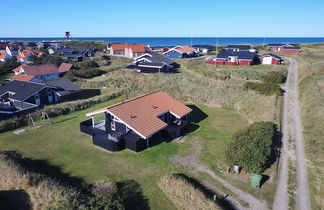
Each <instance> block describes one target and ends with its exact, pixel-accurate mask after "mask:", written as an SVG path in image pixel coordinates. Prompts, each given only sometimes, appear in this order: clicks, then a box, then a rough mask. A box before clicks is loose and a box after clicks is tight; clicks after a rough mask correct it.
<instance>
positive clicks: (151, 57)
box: [133, 52, 173, 73]
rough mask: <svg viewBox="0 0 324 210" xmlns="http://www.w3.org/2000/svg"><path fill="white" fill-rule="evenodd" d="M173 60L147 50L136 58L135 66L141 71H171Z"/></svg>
mask: <svg viewBox="0 0 324 210" xmlns="http://www.w3.org/2000/svg"><path fill="white" fill-rule="evenodd" d="M172 64H173V61H172V60H171V59H170V58H167V57H166V56H164V55H161V54H159V53H154V52H147V53H145V54H144V55H141V56H139V57H137V58H135V59H134V64H133V65H134V68H136V69H138V71H139V72H141V73H159V72H169V71H170V70H171V69H172V68H173V66H172Z"/></svg>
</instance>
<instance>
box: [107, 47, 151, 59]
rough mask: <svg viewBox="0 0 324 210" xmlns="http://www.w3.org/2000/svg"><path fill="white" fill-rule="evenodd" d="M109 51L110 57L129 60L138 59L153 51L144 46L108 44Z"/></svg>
mask: <svg viewBox="0 0 324 210" xmlns="http://www.w3.org/2000/svg"><path fill="white" fill-rule="evenodd" d="M107 50H108V53H109V54H110V55H117V56H118V55H119V56H125V57H129V58H136V57H138V56H141V55H143V54H145V53H146V52H149V51H151V49H150V47H149V46H147V45H144V44H108V46H107Z"/></svg>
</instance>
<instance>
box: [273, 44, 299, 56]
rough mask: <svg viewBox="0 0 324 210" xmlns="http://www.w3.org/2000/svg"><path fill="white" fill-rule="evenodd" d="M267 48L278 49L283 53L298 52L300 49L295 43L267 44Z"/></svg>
mask: <svg viewBox="0 0 324 210" xmlns="http://www.w3.org/2000/svg"><path fill="white" fill-rule="evenodd" d="M268 49H269V50H272V51H280V52H283V53H284V54H298V53H300V52H301V49H300V47H299V46H298V45H295V44H268Z"/></svg>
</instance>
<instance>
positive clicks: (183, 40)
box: [0, 37, 324, 46]
mask: <svg viewBox="0 0 324 210" xmlns="http://www.w3.org/2000/svg"><path fill="white" fill-rule="evenodd" d="M63 39H64V38H63V37H35V38H31V37H28V38H27V37H26V38H24V37H20V38H17V37H16V38H1V37H0V40H13V41H18V40H19V41H51V40H63ZM72 40H80V41H108V42H112V43H128V44H146V45H150V46H176V45H216V44H219V45H227V44H269V43H294V44H301V43H305V44H306V43H319V42H324V37H219V38H216V37H72Z"/></svg>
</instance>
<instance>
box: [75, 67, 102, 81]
mask: <svg viewBox="0 0 324 210" xmlns="http://www.w3.org/2000/svg"><path fill="white" fill-rule="evenodd" d="M72 73H73V75H74V76H76V77H80V78H84V79H90V78H93V77H96V76H100V75H101V74H102V71H101V70H100V69H97V68H82V69H79V70H76V71H73V72H72Z"/></svg>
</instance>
